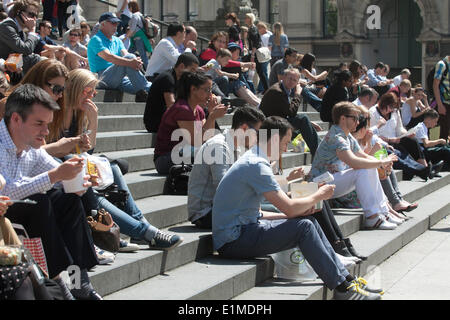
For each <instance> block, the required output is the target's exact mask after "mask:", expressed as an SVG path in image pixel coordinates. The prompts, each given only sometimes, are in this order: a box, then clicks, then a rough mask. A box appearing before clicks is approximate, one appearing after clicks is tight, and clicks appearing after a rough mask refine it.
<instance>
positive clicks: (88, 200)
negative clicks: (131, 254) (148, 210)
mask: <svg viewBox="0 0 450 320" xmlns="http://www.w3.org/2000/svg"><path fill="white" fill-rule="evenodd" d="M111 169H112V171H113V175H114V183H115V184H117V185H118V187H119V189H120V190H126V191H127V192H128V195H129V196H128V201H127V202H126V204H125V210H124V211H122V210H120V209H119V208H117V207H116V206H115V205H113V204H112V203H111V202H109V201H108V200H106V199H105V198H104V197H103V196H101V195H99V194H98V193H97V192H95V191H94V190H92V188H89V190H88V192H86V194H85V195H84V196H83V198H84V199H83V200H84V202H85V204H87V206H88V207H89V209H90V210H99V209H100V208H104V209H105V210H106V211H108V212H109V213H110V214H111V216H112V218H113V220H114V222H115V223H117V225H118V226H119V227H120V232H121V233H123V234H126V235H128V236H130V237H132V238H133V239H139V240H141V239H143V238H144V235H145V234H146V232H147V230H150V232H151V233H150V235H152V236H153V237H154V236H155V235H156V232H157V231H158V229H157V228H155V227H154V226H152V225H150V224H148V223H147V222H143V221H141V219H142V218H143V215H142V212H141V210H139V208H138V207H137V206H136V203H135V202H134V199H133V197H132V195H131V193H130V190H129V189H128V186H127V184H126V182H125V179H124V178H123V175H122V172H121V171H120V168H119V166H118V165H117V164H111Z"/></svg>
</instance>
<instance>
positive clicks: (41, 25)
mask: <svg viewBox="0 0 450 320" xmlns="http://www.w3.org/2000/svg"><path fill="white" fill-rule="evenodd" d="M47 23H49V24H51V22H50V21H47V20H42V21H41V22H39V25H38V31H41V28H42V27H45V25H46V24H47Z"/></svg>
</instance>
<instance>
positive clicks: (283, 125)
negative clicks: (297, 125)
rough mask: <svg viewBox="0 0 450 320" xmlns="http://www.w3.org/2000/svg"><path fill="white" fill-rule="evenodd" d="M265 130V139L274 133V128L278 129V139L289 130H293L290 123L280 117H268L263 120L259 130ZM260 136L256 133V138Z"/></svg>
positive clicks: (268, 138)
mask: <svg viewBox="0 0 450 320" xmlns="http://www.w3.org/2000/svg"><path fill="white" fill-rule="evenodd" d="M262 130H265V131H266V132H267V141H269V140H270V138H271V137H272V133H276V131H275V130H278V132H279V134H280V140H281V139H283V138H284V136H286V134H287V133H288V132H289V130H291V131H294V128H293V127H292V125H291V124H290V123H289V122H288V121H287V120H286V119H284V118H281V117H276V116H272V117H268V118H266V120H264V122H263V124H262V125H261V128H259V131H262ZM272 131H273V132H272ZM260 138H261V135H258V140H259V139H260Z"/></svg>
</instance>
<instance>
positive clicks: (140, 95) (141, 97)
mask: <svg viewBox="0 0 450 320" xmlns="http://www.w3.org/2000/svg"><path fill="white" fill-rule="evenodd" d="M147 96H148V93H147V91H145V90H139V91H138V92H136V97H135V99H134V101H135V102H147Z"/></svg>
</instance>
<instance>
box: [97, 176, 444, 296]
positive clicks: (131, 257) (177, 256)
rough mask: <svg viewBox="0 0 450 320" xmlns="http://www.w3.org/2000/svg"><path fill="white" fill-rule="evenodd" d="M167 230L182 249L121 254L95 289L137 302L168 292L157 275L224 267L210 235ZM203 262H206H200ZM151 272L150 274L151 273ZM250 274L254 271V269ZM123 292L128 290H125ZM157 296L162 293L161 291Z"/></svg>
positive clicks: (346, 227) (345, 222) (344, 225)
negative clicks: (180, 240)
mask: <svg viewBox="0 0 450 320" xmlns="http://www.w3.org/2000/svg"><path fill="white" fill-rule="evenodd" d="M449 182H450V174H445V175H444V176H443V178H441V179H438V180H437V179H436V180H433V181H432V182H430V183H427V184H425V183H421V182H417V181H413V182H401V183H400V188H405V185H406V184H411V187H410V188H409V193H410V194H411V195H407V196H408V197H409V198H410V199H411V198H414V197H415V196H418V195H420V194H423V193H425V194H428V193H432V192H433V191H434V189H438V188H439V187H442V186H443V185H446V184H448V183H449ZM421 188H426V190H425V191H423V192H421V191H417V189H421ZM405 189H406V188H405ZM173 199H174V197H166V198H163V197H161V198H160V199H159V200H160V201H159V206H160V207H159V208H158V206H154V208H155V210H154V212H153V213H147V214H146V216H148V215H153V214H156V216H158V218H156V219H160V218H161V217H163V212H162V211H161V210H160V208H162V207H164V205H163V204H161V202H170V201H174V200H173ZM178 200H179V202H178V204H174V206H173V208H172V209H173V210H181V209H183V210H184V208H183V205H182V202H183V201H184V200H185V197H180V198H179V199H178ZM416 200H417V199H416ZM410 201H413V200H410ZM139 204H140V203H139ZM139 204H138V205H139ZM147 206H149V207H150V206H151V203H150V202H149V203H147ZM421 206H422V204H421ZM175 207H178V209H176V208H175ZM417 210H420V209H417ZM417 210H416V211H417ZM186 214H187V213H186ZM156 219H155V221H156ZM164 219H165V217H164ZM337 221H338V224H339V225H340V226H341V229H342V231H343V233H344V236H346V237H347V236H349V235H351V234H354V233H356V232H358V231H359V230H360V225H361V221H362V217H361V213H358V212H354V211H352V212H351V213H349V214H347V215H337ZM168 230H169V231H170V232H175V233H177V234H179V235H181V236H183V237H184V238H185V241H184V242H183V243H182V244H181V245H180V246H179V247H177V248H175V249H174V250H172V251H170V252H168V253H162V252H155V251H149V250H142V251H140V252H138V253H128V254H125V253H119V254H117V256H116V261H115V262H114V263H113V264H112V265H111V266H97V267H96V268H95V270H94V272H93V273H92V275H90V277H91V279H92V281H93V283H94V287H95V288H96V289H97V290H98V291H99V292H100V293H101V294H103V295H107V294H111V293H113V292H117V291H119V290H121V291H119V292H117V295H116V294H113V295H111V296H110V298H111V299H122V297H123V296H128V298H127V299H131V297H133V298H137V295H136V296H135V295H134V294H133V293H132V292H133V291H134V290H135V289H136V290H138V291H139V292H142V291H141V288H143V289H142V290H143V291H148V294H149V295H153V294H156V293H155V292H154V291H155V290H150V289H149V288H161V289H162V290H165V289H163V288H162V287H160V286H159V285H158V286H156V285H157V284H156V283H155V281H156V282H158V283H159V282H160V281H161V277H160V276H157V275H158V274H159V273H162V272H164V271H169V270H173V272H174V273H171V272H166V273H165V274H166V275H169V277H167V276H166V277H163V278H164V279H167V281H172V280H171V279H172V275H173V274H183V272H181V273H179V270H180V268H178V267H180V266H182V265H184V264H186V263H190V264H191V265H190V266H192V264H194V265H197V263H202V261H203V262H204V263H206V264H207V263H208V262H209V263H210V264H211V265H213V266H216V265H217V266H219V267H220V265H222V263H223V260H222V259H217V258H216V257H213V256H208V255H211V254H212V253H213V252H212V247H211V244H212V238H211V233H210V232H199V231H200V230H198V229H196V228H195V227H193V226H192V225H191V224H190V223H184V224H179V225H176V226H173V227H170V228H169V229H168ZM143 248H145V246H143ZM356 248H357V249H359V247H356ZM166 254H167V259H166V260H163V259H164V258H162V255H166ZM155 255H156V257H153V256H155ZM160 255H161V258H160ZM171 259H173V260H171ZM201 259H203V260H201ZM194 261H196V262H194ZM257 261H258V263H257V265H259V263H263V265H262V266H258V267H256V265H254V267H255V268H257V269H259V268H260V267H261V268H263V269H262V270H265V272H263V274H264V276H263V277H262V278H265V279H268V278H270V277H271V272H272V271H271V268H273V264H272V263H271V260H270V259H269V260H267V259H265V258H262V260H261V259H257ZM261 261H262V262H261ZM253 262H254V261H253V260H252V261H251V262H248V261H239V260H235V261H234V263H233V264H235V265H238V266H241V267H242V268H244V269H245V271H248V270H249V269H247V268H246V267H248V266H251V265H252V263H253ZM190 266H186V268H190ZM232 268H234V269H235V270H236V268H237V269H239V267H236V268H235V267H232ZM267 268H269V269H267ZM142 269H143V270H142ZM194 269H195V268H194ZM149 270H151V271H149ZM197 270H198V271H199V270H200V269H198V268H197ZM251 270H254V269H252V268H251ZM268 270H269V271H270V272H269V273H267V272H266V271H268ZM224 272H225V271H224ZM252 272H253V271H252ZM201 275H202V273H201V272H196V273H195V274H192V277H197V276H200V277H201ZM216 275H217V276H218V277H221V275H222V272H220V271H219V272H216ZM155 276H156V277H155ZM184 276H185V277H186V273H184ZM152 277H154V278H152ZM106 279H107V280H106ZM111 279H119V280H118V281H116V282H115V281H111ZM146 279H148V280H146ZM177 279H178V277H177ZM252 279H254V277H252ZM263 280H264V279H260V281H263ZM141 281H143V282H141ZM180 281H181V280H180ZM260 281H259V282H260ZM209 282H211V281H209ZM222 282H223V281H222V279H221V280H220V281H218V285H219V287H220V283H222ZM175 283H180V284H181V283H184V282H179V281H178V280H177V281H176V282H175ZM192 283H196V286H195V287H197V282H196V281H194V280H193V281H191V286H190V287H192ZM199 283H202V282H199ZM214 283H215V282H214ZM212 284H213V282H211V283H210V285H209V286H208V288H209V287H212ZM225 285H228V284H225V283H224V286H225ZM130 286H132V287H130ZM253 286H254V284H253ZM127 287H129V288H127ZM176 287H177V288H179V287H181V285H180V286H176ZM219 287H218V288H219ZM125 288H127V289H125ZM137 288H138V289H137ZM172 288H174V287H172ZM182 288H183V290H178V291H183V292H184V291H185V290H184V289H185V288H184V287H182ZM218 288H216V289H217V290H212V289H211V290H208V294H218V295H219V296H220V297H221V298H220V299H222V298H224V299H225V298H226V299H230V298H232V297H234V296H235V295H230V296H227V297H222V295H223V292H222V290H219V289H218ZM123 289H125V290H123ZM244 289H245V290H247V289H250V287H249V288H244ZM199 290H200V286H199ZM205 290H206V289H205ZM205 290H204V291H201V292H200V291H199V292H197V294H195V295H192V296H189V297H184V298H186V299H187V298H195V297H205V298H206V297H208V298H213V297H209V296H205V294H206V293H207V292H206V291H205ZM245 290H243V291H241V292H244V291H245ZM188 291H189V292H190V289H188V288H186V294H187V293H188ZM216 291H217V292H216ZM158 292H159V290H158ZM162 293H163V291H161V294H162ZM178 294H179V293H174V296H172V298H171V299H175V298H176V297H178ZM227 294H228V293H227ZM139 295H140V294H139ZM141 298H143V299H153V298H156V297H154V296H148V295H146V296H142V297H141ZM161 298H162V297H160V298H158V299H161ZM184 298H183V299H184Z"/></svg>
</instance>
